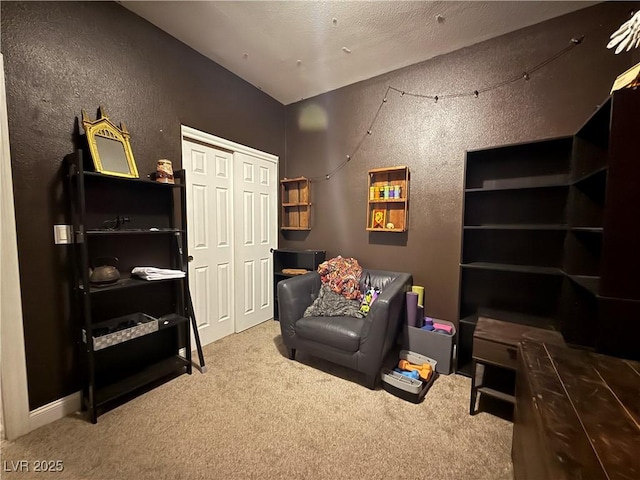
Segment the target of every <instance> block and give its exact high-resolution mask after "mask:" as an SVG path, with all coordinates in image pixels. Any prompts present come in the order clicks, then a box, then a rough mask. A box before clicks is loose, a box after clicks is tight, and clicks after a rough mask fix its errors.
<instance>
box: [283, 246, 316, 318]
mask: <svg viewBox="0 0 640 480" xmlns="http://www.w3.org/2000/svg"><path fill="white" fill-rule="evenodd" d="M272 253H273V318H274V320H277V319H278V282H280V281H281V280H284V279H285V278H289V277H292V276H293V275H291V274H288V273H283V271H282V270H283V269H287V268H297V269H305V270H309V271H310V272H315V271H316V270H317V269H318V265H320V264H321V263H322V262H324V261H325V257H326V252H325V251H324V250H291V249H286V248H279V249H275V250H273V251H272Z"/></svg>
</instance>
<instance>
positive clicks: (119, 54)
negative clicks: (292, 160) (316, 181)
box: [1, 2, 285, 409]
mask: <svg viewBox="0 0 640 480" xmlns="http://www.w3.org/2000/svg"><path fill="white" fill-rule="evenodd" d="M1 8H2V11H1V17H2V37H1V40H2V43H1V48H2V53H3V55H4V61H5V74H6V87H7V103H8V113H9V134H10V141H11V156H12V167H13V181H14V192H15V208H16V221H17V234H18V254H19V260H20V277H21V288H22V305H23V314H24V331H25V343H26V356H27V375H28V384H29V403H30V407H31V409H34V408H36V407H39V406H41V405H44V404H46V403H49V402H51V401H53V400H56V399H58V398H61V397H63V396H65V395H68V394H70V393H72V392H74V391H77V390H78V389H79V388H80V383H79V376H78V374H77V372H78V368H77V362H78V357H77V354H76V351H75V347H74V341H75V339H76V331H75V329H74V328H73V326H72V325H71V324H70V320H69V287H68V278H70V277H69V272H68V267H67V265H68V263H69V262H68V259H67V257H66V253H67V250H68V247H65V246H56V245H54V244H53V231H52V230H53V228H52V225H54V224H56V223H65V222H67V223H68V219H67V218H66V208H67V207H66V200H65V198H64V189H63V175H62V170H61V166H62V159H63V157H64V156H65V155H66V154H67V153H70V152H72V151H73V150H74V141H73V138H74V137H73V132H74V120H75V118H76V117H78V116H79V115H80V111H81V109H85V110H86V111H87V112H88V113H89V114H90V115H91V117H92V118H95V115H96V109H97V107H98V106H99V105H102V106H103V107H104V108H105V110H106V112H107V114H108V115H109V117H110V118H111V120H113V121H114V122H115V123H119V122H124V123H125V124H126V126H127V128H128V129H129V131H130V132H131V146H132V150H133V154H134V157H135V160H136V163H137V166H138V170H139V171H140V173H141V175H144V174H147V173H149V172H152V171H154V170H155V164H156V161H157V160H158V159H159V158H168V159H170V160H172V162H173V165H174V168H180V166H181V160H180V159H181V146H180V124H185V125H188V126H191V127H194V128H197V129H200V130H203V131H206V132H209V133H212V134H214V135H217V136H220V137H223V138H226V139H229V140H232V141H235V142H238V143H241V144H244V145H249V146H251V147H254V148H257V149H259V150H263V151H266V152H269V153H272V154H275V155H278V156H280V157H283V155H284V138H285V135H284V132H285V127H284V120H285V107H284V106H283V105H281V104H280V103H278V102H277V101H275V100H273V99H272V98H270V97H269V96H267V95H266V94H264V93H262V92H260V91H259V90H258V89H256V88H254V87H253V86H251V85H249V84H248V83H246V82H244V81H243V80H241V79H240V78H238V77H237V76H235V75H233V74H231V73H230V72H229V71H227V70H225V69H224V68H222V67H220V66H219V65H217V64H215V63H213V62H211V61H210V60H208V59H206V58H205V57H203V56H201V55H200V54H198V53H197V52H195V51H194V50H192V49H190V48H188V47H186V46H185V45H184V44H182V43H180V42H178V41H177V40H176V39H174V38H173V37H171V36H169V35H167V34H165V33H163V32H161V31H160V30H159V29H157V28H156V27H154V26H153V25H151V24H150V23H148V22H146V21H145V20H142V19H141V18H139V17H138V16H136V15H134V14H133V13H131V12H129V11H128V10H126V9H125V8H123V7H121V6H119V5H118V4H116V3H113V2H88V3H81V2H25V3H18V2H2V3H1Z"/></svg>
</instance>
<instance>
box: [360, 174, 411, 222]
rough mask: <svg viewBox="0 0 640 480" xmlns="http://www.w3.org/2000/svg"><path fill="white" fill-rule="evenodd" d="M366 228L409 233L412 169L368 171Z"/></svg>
mask: <svg viewBox="0 0 640 480" xmlns="http://www.w3.org/2000/svg"><path fill="white" fill-rule="evenodd" d="M368 173H369V175H368V177H369V185H368V187H369V188H368V189H367V192H368V193H367V194H368V200H367V231H369V232H406V231H407V228H408V216H407V213H408V206H409V169H408V168H407V167H389V168H376V169H373V170H369V172H368Z"/></svg>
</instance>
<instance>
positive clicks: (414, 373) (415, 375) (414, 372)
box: [393, 368, 420, 380]
mask: <svg viewBox="0 0 640 480" xmlns="http://www.w3.org/2000/svg"><path fill="white" fill-rule="evenodd" d="M393 371H394V372H398V373H400V374H402V375H404V376H405V377H409V378H415V379H416V380H418V379H419V378H420V374H419V373H418V372H417V370H412V371H407V370H400V369H399V368H394V369H393Z"/></svg>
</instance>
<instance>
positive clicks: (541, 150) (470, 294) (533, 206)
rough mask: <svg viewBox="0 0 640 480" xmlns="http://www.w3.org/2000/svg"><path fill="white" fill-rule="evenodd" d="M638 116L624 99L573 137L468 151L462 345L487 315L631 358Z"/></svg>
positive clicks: (639, 260) (636, 304) (639, 331)
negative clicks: (548, 331)
mask: <svg viewBox="0 0 640 480" xmlns="http://www.w3.org/2000/svg"><path fill="white" fill-rule="evenodd" d="M638 112H640V92H638V91H636V90H622V91H618V92H615V93H614V94H613V95H612V96H610V97H609V98H607V100H606V101H605V102H604V103H603V104H602V105H601V106H599V107H598V109H597V110H596V111H595V113H594V114H593V115H592V116H591V117H590V118H589V119H588V120H587V122H586V123H585V124H584V126H583V127H582V128H580V130H579V131H578V132H577V133H576V134H575V135H573V136H566V137H560V138H552V139H546V140H540V141H535V142H530V143H521V144H516V145H506V146H499V147H495V148H488V149H483V150H477V151H468V152H467V155H466V164H465V191H464V217H463V218H464V220H463V227H462V230H463V231H462V251H461V261H460V270H461V271H460V305H459V318H460V333H461V334H460V338H470V337H471V336H472V335H473V330H474V328H475V324H476V323H477V318H478V316H480V315H484V316H488V317H492V318H496V319H499V320H504V321H510V322H516V323H522V324H526V325H530V326H533V327H540V328H546V329H551V330H558V331H560V332H561V333H562V335H563V336H564V338H565V340H566V341H567V343H569V344H573V345H576V346H581V347H584V348H588V349H593V350H596V351H599V352H602V353H607V354H611V355H614V356H621V357H625V358H636V359H637V357H638V355H640V349H638V348H637V342H638V340H639V339H640V280H639V277H638V275H639V273H640V256H639V255H638V253H637V249H638V246H640V227H639V225H638V221H637V219H638V218H639V216H638V207H639V206H640V188H639V187H638V185H640V183H639V178H640V160H639V159H640V153H639V152H640V148H639V146H640V123H639V122H637V114H638ZM469 348H470V342H468V341H467V342H461V343H460V345H459V361H458V371H459V372H460V373H463V374H470V362H471V351H470V350H469Z"/></svg>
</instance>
